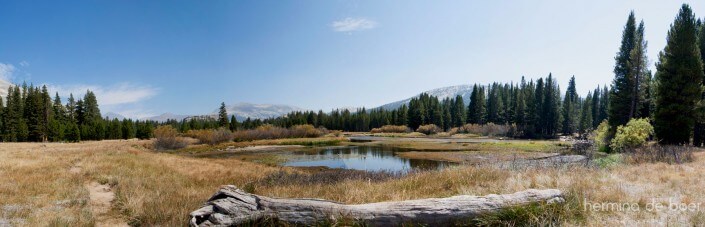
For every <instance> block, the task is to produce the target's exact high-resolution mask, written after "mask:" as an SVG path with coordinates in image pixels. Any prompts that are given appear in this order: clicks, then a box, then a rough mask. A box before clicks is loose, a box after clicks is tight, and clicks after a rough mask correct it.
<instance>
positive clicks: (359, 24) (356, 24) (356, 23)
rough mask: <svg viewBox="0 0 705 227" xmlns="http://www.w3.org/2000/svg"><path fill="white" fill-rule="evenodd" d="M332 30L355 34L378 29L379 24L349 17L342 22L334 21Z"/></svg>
mask: <svg viewBox="0 0 705 227" xmlns="http://www.w3.org/2000/svg"><path fill="white" fill-rule="evenodd" d="M330 26H331V28H333V31H336V32H355V31H362V30H368V29H373V28H375V27H377V22H376V21H373V20H370V19H365V18H352V17H348V18H345V19H342V20H337V21H333V23H331V25H330Z"/></svg>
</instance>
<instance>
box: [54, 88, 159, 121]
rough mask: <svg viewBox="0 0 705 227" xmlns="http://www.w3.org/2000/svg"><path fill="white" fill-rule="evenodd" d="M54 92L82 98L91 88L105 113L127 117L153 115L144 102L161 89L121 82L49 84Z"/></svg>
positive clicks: (62, 95)
mask: <svg viewBox="0 0 705 227" xmlns="http://www.w3.org/2000/svg"><path fill="white" fill-rule="evenodd" d="M47 87H48V88H49V90H51V91H52V92H59V95H61V97H62V98H64V99H66V98H68V97H69V94H73V96H74V97H75V98H76V99H80V98H82V97H83V95H84V94H85V93H86V91H87V90H91V91H92V92H93V93H95V95H96V97H97V98H98V105H100V109H101V112H102V113H103V114H105V113H108V112H114V113H118V114H120V115H123V116H125V117H130V118H141V117H144V116H151V114H152V113H151V112H150V111H147V110H144V109H143V108H142V102H143V101H145V100H147V99H149V98H151V97H153V96H155V95H156V94H157V92H158V90H159V89H157V88H154V87H151V86H147V85H136V84H132V83H119V84H114V85H110V86H100V85H84V84H76V85H51V84H50V85H47Z"/></svg>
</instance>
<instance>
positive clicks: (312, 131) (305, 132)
mask: <svg viewBox="0 0 705 227" xmlns="http://www.w3.org/2000/svg"><path fill="white" fill-rule="evenodd" d="M323 134H324V133H323V132H322V131H321V130H319V129H316V127H313V125H294V126H293V127H291V128H290V129H289V135H290V136H289V137H294V138H316V137H320V136H322V135H323Z"/></svg>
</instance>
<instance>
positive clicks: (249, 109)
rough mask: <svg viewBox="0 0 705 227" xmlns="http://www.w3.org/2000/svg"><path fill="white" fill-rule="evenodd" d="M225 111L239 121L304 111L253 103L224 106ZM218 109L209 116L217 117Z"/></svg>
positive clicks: (292, 107)
mask: <svg viewBox="0 0 705 227" xmlns="http://www.w3.org/2000/svg"><path fill="white" fill-rule="evenodd" d="M225 109H226V110H227V111H228V115H233V114H234V115H235V117H236V118H237V119H238V120H239V121H242V120H245V119H247V118H248V117H249V118H251V119H267V118H274V117H279V116H282V115H285V114H288V113H290V112H293V111H304V109H302V108H299V107H295V106H289V105H273V104H253V103H244V102H243V103H238V104H235V105H226V106H225ZM217 114H218V109H215V110H214V111H213V113H212V114H211V115H217Z"/></svg>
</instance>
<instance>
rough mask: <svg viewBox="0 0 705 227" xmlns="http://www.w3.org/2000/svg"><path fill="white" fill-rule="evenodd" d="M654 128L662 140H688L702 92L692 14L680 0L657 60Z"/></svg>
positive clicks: (682, 142) (666, 141)
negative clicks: (677, 10)
mask: <svg viewBox="0 0 705 227" xmlns="http://www.w3.org/2000/svg"><path fill="white" fill-rule="evenodd" d="M656 69H657V72H656V80H657V83H658V86H657V90H656V109H655V113H654V131H655V132H656V136H657V137H658V139H659V142H660V143H662V144H688V143H689V142H690V136H691V132H692V130H686V129H692V128H693V125H694V123H695V109H694V106H695V105H696V103H697V102H698V101H699V100H700V99H701V96H702V89H701V85H702V81H703V62H702V59H701V55H700V50H699V49H698V44H697V36H696V25H695V16H694V15H693V12H692V10H691V8H690V6H688V5H687V4H683V6H682V7H681V9H680V11H679V13H678V16H677V17H676V19H675V21H674V22H673V24H672V25H671V28H670V30H669V31H668V36H667V43H666V47H665V48H664V50H663V51H662V52H661V53H660V54H659V63H657V64H656Z"/></svg>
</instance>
